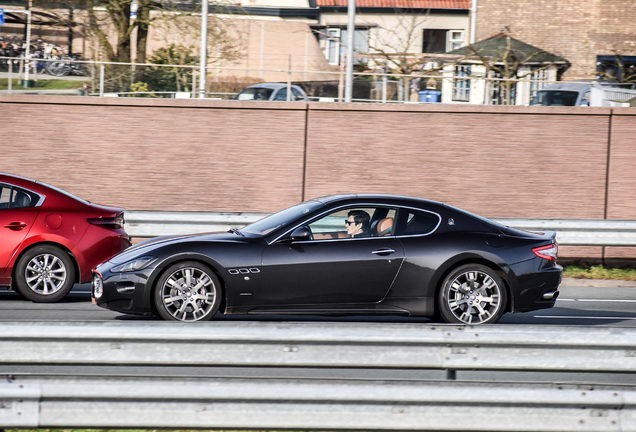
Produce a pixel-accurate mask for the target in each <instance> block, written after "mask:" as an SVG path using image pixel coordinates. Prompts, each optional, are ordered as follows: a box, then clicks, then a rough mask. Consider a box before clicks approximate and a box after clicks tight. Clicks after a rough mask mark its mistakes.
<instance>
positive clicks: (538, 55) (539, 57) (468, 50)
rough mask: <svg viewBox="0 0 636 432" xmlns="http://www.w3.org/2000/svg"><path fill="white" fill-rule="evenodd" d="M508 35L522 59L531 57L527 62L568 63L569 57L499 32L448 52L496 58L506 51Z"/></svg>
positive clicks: (512, 48) (513, 49)
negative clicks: (566, 57) (552, 52)
mask: <svg viewBox="0 0 636 432" xmlns="http://www.w3.org/2000/svg"><path fill="white" fill-rule="evenodd" d="M508 37H510V50H511V51H512V52H513V53H514V54H515V55H516V57H517V59H518V60H520V61H523V60H525V59H529V60H528V61H527V63H568V61H567V59H565V58H563V57H560V56H558V55H556V54H551V53H549V52H547V51H543V50H542V49H541V48H538V47H536V46H534V45H530V44H527V43H525V42H522V41H520V40H518V39H515V38H513V37H512V36H508V35H507V34H505V33H499V34H497V35H495V36H492V37H489V38H488V39H484V40H481V41H479V42H475V43H474V44H471V45H468V46H465V47H461V48H458V49H456V50H453V51H449V52H447V53H446V54H453V55H462V56H470V55H476V54H477V53H478V54H479V55H482V56H484V57H492V58H494V59H495V60H496V59H499V58H501V57H502V55H503V54H504V53H505V52H506V49H507V46H508Z"/></svg>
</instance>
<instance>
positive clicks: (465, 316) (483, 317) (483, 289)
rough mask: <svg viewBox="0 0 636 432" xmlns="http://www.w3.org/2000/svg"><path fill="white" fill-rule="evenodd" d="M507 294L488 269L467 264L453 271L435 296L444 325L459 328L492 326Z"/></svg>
mask: <svg viewBox="0 0 636 432" xmlns="http://www.w3.org/2000/svg"><path fill="white" fill-rule="evenodd" d="M506 301H507V291H506V287H505V286H504V283H503V280H501V278H500V277H499V276H498V275H497V273H495V272H494V271H493V270H492V269H491V268H489V267H486V266H483V265H479V264H467V265H463V266H461V267H458V268H456V269H455V270H453V271H452V272H451V273H450V274H449V275H448V276H446V279H444V283H443V285H442V289H441V290H440V292H439V296H438V306H439V312H440V314H441V316H442V318H443V319H444V321H446V322H449V323H458V324H492V323H495V322H497V321H499V319H500V318H501V316H502V315H503V314H504V312H505V307H506Z"/></svg>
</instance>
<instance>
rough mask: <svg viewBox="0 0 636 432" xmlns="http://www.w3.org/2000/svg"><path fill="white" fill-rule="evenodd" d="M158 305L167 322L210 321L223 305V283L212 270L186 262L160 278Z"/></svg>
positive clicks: (158, 311)
mask: <svg viewBox="0 0 636 432" xmlns="http://www.w3.org/2000/svg"><path fill="white" fill-rule="evenodd" d="M154 302H155V307H156V309H157V313H158V314H159V316H160V317H161V318H163V319H165V320H172V321H182V322H194V321H209V320H211V319H212V318H213V317H214V315H216V313H217V312H218V310H219V307H220V305H221V283H220V282H219V279H218V278H217V277H216V275H215V274H214V272H213V271H212V270H211V269H210V268H209V267H207V266H205V265H203V264H201V263H198V262H195V261H184V262H181V263H177V264H174V265H173V266H171V267H169V268H168V269H167V270H166V271H165V272H164V273H163V275H162V276H161V277H160V278H159V280H158V281H157V283H156V284H155V288H154Z"/></svg>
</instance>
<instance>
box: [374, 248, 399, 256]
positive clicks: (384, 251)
mask: <svg viewBox="0 0 636 432" xmlns="http://www.w3.org/2000/svg"><path fill="white" fill-rule="evenodd" d="M371 253H372V254H376V255H391V254H392V253H395V251H394V250H393V249H389V248H382V249H378V250H375V251H373V252H371Z"/></svg>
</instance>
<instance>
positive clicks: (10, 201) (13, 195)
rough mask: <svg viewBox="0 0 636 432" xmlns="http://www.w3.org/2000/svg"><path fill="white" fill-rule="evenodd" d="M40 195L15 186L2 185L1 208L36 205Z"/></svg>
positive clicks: (0, 194)
mask: <svg viewBox="0 0 636 432" xmlns="http://www.w3.org/2000/svg"><path fill="white" fill-rule="evenodd" d="M39 198H40V197H39V196H38V195H37V194H35V193H33V192H30V191H27V190H25V189H21V188H19V187H15V186H9V185H0V209H7V208H12V209H14V208H29V207H35V205H36V204H37V203H38V201H39Z"/></svg>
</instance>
